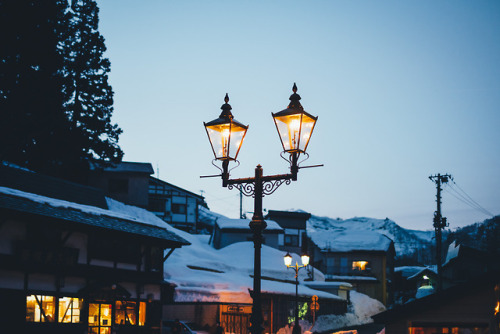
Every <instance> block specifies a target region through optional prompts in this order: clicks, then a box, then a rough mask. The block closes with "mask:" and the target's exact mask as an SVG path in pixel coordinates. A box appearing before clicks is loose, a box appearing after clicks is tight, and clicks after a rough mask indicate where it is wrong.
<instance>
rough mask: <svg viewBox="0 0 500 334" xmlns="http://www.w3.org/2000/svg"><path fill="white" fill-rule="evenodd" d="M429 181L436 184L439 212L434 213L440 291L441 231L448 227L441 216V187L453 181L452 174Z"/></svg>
mask: <svg viewBox="0 0 500 334" xmlns="http://www.w3.org/2000/svg"><path fill="white" fill-rule="evenodd" d="M429 179H430V180H431V181H432V182H434V183H435V184H436V190H437V194H436V203H437V210H436V211H435V212H434V231H435V235H436V263H437V270H438V291H441V290H442V289H443V271H442V268H441V253H442V250H441V249H442V233H441V230H442V229H444V228H445V227H447V226H448V223H447V222H446V218H445V217H443V216H442V215H441V191H442V190H443V189H441V185H442V184H444V183H448V180H449V179H452V180H453V178H452V176H451V175H450V174H445V175H441V174H437V175H431V176H429Z"/></svg>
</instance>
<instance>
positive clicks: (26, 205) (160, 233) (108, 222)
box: [0, 193, 190, 247]
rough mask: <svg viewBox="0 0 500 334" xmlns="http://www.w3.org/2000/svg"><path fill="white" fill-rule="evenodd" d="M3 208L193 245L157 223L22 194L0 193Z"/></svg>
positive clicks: (175, 243) (0, 203)
mask: <svg viewBox="0 0 500 334" xmlns="http://www.w3.org/2000/svg"><path fill="white" fill-rule="evenodd" d="M0 208H1V209H5V210H10V211H13V212H21V213H26V214H32V215H38V216H44V217H48V218H53V219H55V220H58V221H66V222H71V223H76V224H81V225H82V226H85V227H91V228H97V229H106V230H110V231H117V232H122V233H128V234H133V235H137V236H141V237H146V238H153V239H156V240H158V241H160V242H163V243H164V242H167V243H169V244H173V245H171V246H173V247H180V246H183V245H190V243H189V242H188V241H186V240H184V239H183V238H181V237H180V236H178V235H176V234H175V233H173V232H170V231H167V230H166V229H164V228H161V227H157V226H154V225H147V224H142V223H138V222H136V221H132V220H127V219H123V218H118V217H111V216H106V215H96V214H92V213H88V212H83V211H80V210H78V209H74V208H68V207H54V206H51V205H49V204H48V203H40V202H35V201H32V200H30V199H28V198H23V197H20V196H15V195H10V194H3V193H0Z"/></svg>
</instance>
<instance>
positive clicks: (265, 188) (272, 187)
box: [262, 179, 292, 195]
mask: <svg viewBox="0 0 500 334" xmlns="http://www.w3.org/2000/svg"><path fill="white" fill-rule="evenodd" d="M291 182H292V181H291V180H290V179H285V180H274V181H267V182H264V184H263V185H262V195H271V194H272V193H273V192H275V191H276V189H278V188H279V187H280V186H281V185H282V184H283V183H285V184H286V185H289V184H290V183H291Z"/></svg>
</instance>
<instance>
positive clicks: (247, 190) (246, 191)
mask: <svg viewBox="0 0 500 334" xmlns="http://www.w3.org/2000/svg"><path fill="white" fill-rule="evenodd" d="M233 187H234V188H236V189H238V190H239V191H241V193H242V194H243V195H245V196H247V197H255V184H254V183H236V184H229V185H228V186H227V188H228V189H229V190H232V189H233Z"/></svg>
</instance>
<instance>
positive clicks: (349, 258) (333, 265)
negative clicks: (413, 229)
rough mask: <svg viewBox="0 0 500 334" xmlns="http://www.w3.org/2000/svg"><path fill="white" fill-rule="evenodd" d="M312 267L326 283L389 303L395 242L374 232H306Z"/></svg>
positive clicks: (385, 303)
mask: <svg viewBox="0 0 500 334" xmlns="http://www.w3.org/2000/svg"><path fill="white" fill-rule="evenodd" d="M308 238H309V241H308V253H309V255H310V257H311V264H312V265H313V266H314V267H315V268H318V269H319V270H320V271H322V272H323V273H324V274H325V279H326V280H327V281H337V282H347V283H350V284H351V285H352V286H353V289H354V290H356V291H358V292H361V293H364V294H366V295H368V296H370V297H372V298H374V299H377V300H379V301H380V302H382V303H383V304H384V305H388V304H390V303H391V302H392V292H391V286H390V282H391V281H392V277H393V273H394V256H395V249H394V242H393V241H392V240H391V239H389V238H388V237H386V236H384V235H381V234H379V233H376V232H361V231H356V232H346V231H342V230H340V231H339V230H325V231H314V232H311V233H308Z"/></svg>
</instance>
